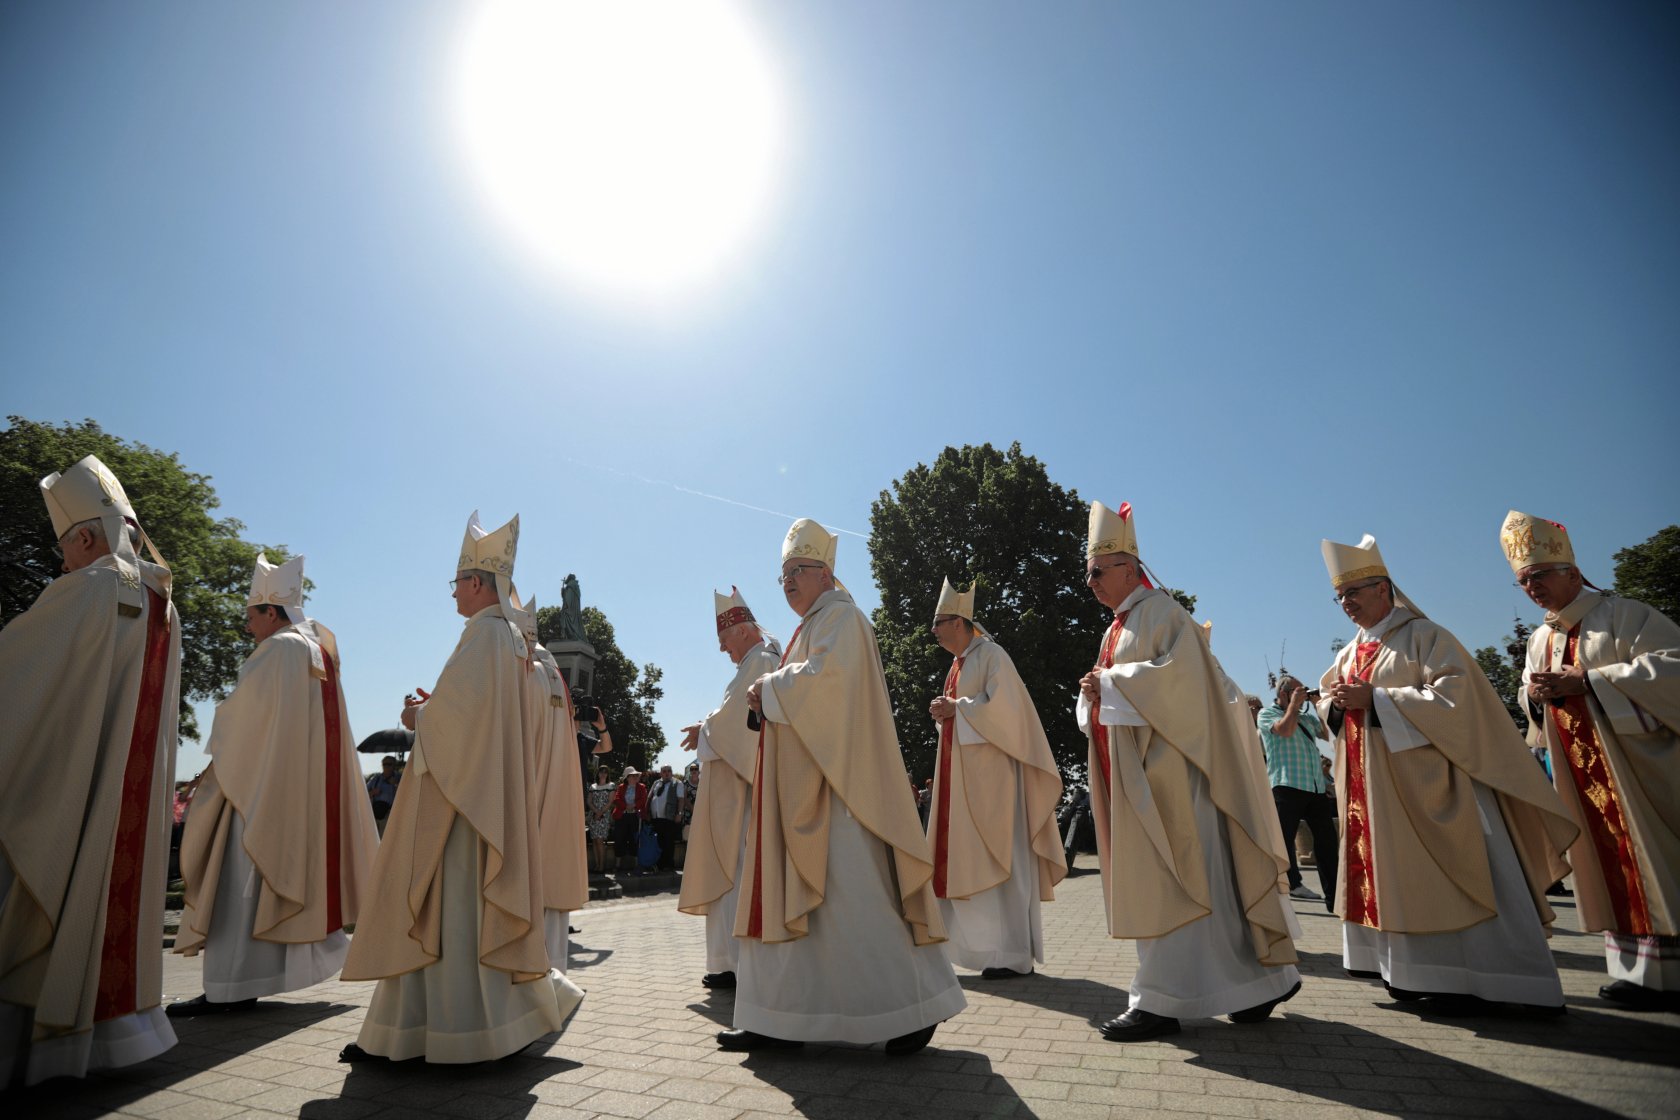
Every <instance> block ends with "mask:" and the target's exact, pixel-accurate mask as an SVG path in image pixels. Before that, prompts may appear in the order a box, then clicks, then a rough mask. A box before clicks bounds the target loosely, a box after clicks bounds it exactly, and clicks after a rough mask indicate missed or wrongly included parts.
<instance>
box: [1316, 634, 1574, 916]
mask: <svg viewBox="0 0 1680 1120" xmlns="http://www.w3.org/2000/svg"><path fill="white" fill-rule="evenodd" d="M1384 623H1385V624H1387V628H1386V629H1384V630H1382V631H1381V637H1380V640H1377V641H1375V642H1374V643H1364V646H1365V648H1366V649H1367V650H1368V652H1367V653H1366V654H1361V653H1360V649H1361V643H1357V642H1356V643H1352V644H1350V645H1347V646H1344V647H1343V648H1342V650H1341V652H1340V653H1339V654H1338V655H1337V658H1336V661H1335V663H1334V664H1333V665H1332V666H1331V667H1330V669H1329V670H1328V671H1327V672H1326V673H1325V674H1324V676H1323V679H1322V680H1321V681H1320V687H1321V688H1322V689H1323V690H1324V691H1325V692H1326V693H1328V692H1329V691H1330V689H1331V687H1332V686H1333V685H1335V684H1336V683H1337V682H1338V681H1342V680H1354V679H1359V680H1368V681H1369V682H1370V683H1371V685H1372V686H1373V687H1374V688H1375V690H1376V693H1375V696H1376V700H1375V707H1374V709H1373V710H1374V711H1376V712H1377V713H1378V716H1379V720H1380V718H1381V713H1382V712H1383V710H1384V706H1385V705H1392V709H1391V710H1393V711H1396V712H1398V714H1399V716H1400V717H1402V719H1403V720H1404V722H1405V723H1406V724H1408V725H1409V728H1408V729H1407V730H1408V731H1410V730H1414V729H1415V733H1416V735H1417V736H1418V737H1420V738H1421V744H1413V743H1411V742H1410V737H1409V736H1408V740H1407V741H1406V742H1405V743H1404V749H1401V748H1400V746H1397V744H1398V743H1399V740H1395V739H1394V736H1396V735H1399V734H1401V732H1400V730H1399V729H1397V728H1395V727H1388V726H1386V725H1385V726H1379V727H1372V726H1368V724H1369V723H1370V722H1373V721H1370V720H1368V719H1367V720H1364V721H1362V722H1364V723H1365V724H1366V726H1363V727H1358V726H1357V724H1358V723H1359V722H1361V721H1355V720H1353V719H1348V720H1345V721H1342V723H1341V726H1340V728H1339V729H1338V730H1337V732H1336V800H1337V803H1338V806H1339V808H1340V811H1341V815H1342V822H1343V829H1342V845H1343V853H1344V854H1343V860H1342V874H1341V875H1340V876H1339V877H1338V881H1337V884H1336V906H1335V911H1336V913H1337V914H1339V915H1341V916H1342V917H1343V918H1344V919H1346V920H1347V921H1350V922H1355V923H1356V924H1359V925H1364V926H1369V927H1371V928H1375V929H1380V930H1385V931H1389V932H1395V933H1444V932H1451V931H1454V930H1462V929H1466V928H1468V927H1470V926H1473V925H1475V924H1476V923H1478V922H1482V921H1486V920H1487V919H1489V918H1492V917H1494V916H1495V915H1496V914H1498V913H1499V906H1498V905H1497V904H1496V902H1495V899H1494V883H1493V872H1492V869H1491V867H1490V863H1489V858H1488V855H1487V851H1488V849H1487V844H1486V842H1485V841H1484V838H1483V837H1484V830H1483V826H1482V818H1481V813H1480V811H1479V810H1478V809H1477V800H1476V796H1475V793H1474V791H1473V789H1472V788H1471V781H1474V782H1480V783H1481V784H1482V785H1484V786H1486V787H1488V789H1489V790H1491V791H1492V792H1493V794H1494V795H1495V796H1496V798H1497V802H1498V805H1499V810H1500V815H1501V816H1502V817H1503V819H1504V824H1505V826H1506V830H1507V831H1508V832H1509V834H1510V837H1511V843H1512V845H1513V846H1514V847H1515V849H1516V855H1517V858H1518V861H1519V862H1520V864H1521V867H1522V871H1523V876H1524V879H1525V880H1526V883H1527V887H1528V892H1529V895H1530V898H1531V900H1532V901H1531V909H1532V912H1533V913H1534V914H1535V915H1536V916H1537V917H1538V920H1539V921H1540V923H1541V924H1542V925H1546V926H1549V925H1550V924H1551V921H1552V918H1553V914H1552V909H1551V907H1550V906H1548V905H1547V904H1546V899H1545V891H1546V888H1547V887H1548V886H1549V885H1550V884H1552V883H1553V882H1555V881H1556V880H1557V879H1559V878H1561V877H1562V876H1563V875H1564V874H1566V873H1567V871H1568V866H1567V865H1566V864H1565V863H1564V862H1563V858H1562V857H1563V852H1564V851H1565V850H1566V849H1567V848H1568V847H1569V844H1570V842H1571V841H1573V840H1574V838H1575V835H1576V833H1577V829H1576V826H1575V825H1574V824H1573V823H1571V822H1570V820H1569V819H1568V817H1567V816H1566V815H1565V812H1564V808H1563V805H1562V804H1561V803H1560V802H1559V800H1558V797H1557V794H1556V793H1555V792H1554V791H1553V790H1552V789H1551V788H1550V787H1549V786H1548V785H1547V784H1546V776H1545V774H1544V772H1542V771H1541V769H1540V768H1539V767H1538V766H1536V765H1535V763H1534V759H1533V758H1532V757H1531V756H1530V754H1529V752H1528V749H1527V748H1526V747H1525V746H1524V744H1523V741H1522V736H1521V735H1520V734H1519V733H1518V732H1517V729H1516V725H1515V724H1513V723H1512V722H1511V716H1510V714H1509V713H1508V712H1507V711H1506V710H1505V706H1504V704H1503V703H1501V702H1500V700H1499V697H1498V695H1497V694H1496V693H1495V692H1494V691H1493V686H1492V685H1491V684H1489V683H1488V680H1487V677H1486V676H1485V675H1483V673H1482V671H1481V669H1480V668H1479V667H1478V666H1477V665H1476V662H1475V660H1474V659H1473V658H1472V657H1471V656H1470V654H1469V653H1468V652H1467V651H1466V650H1465V649H1464V647H1463V646H1462V645H1460V644H1459V642H1458V640H1457V639H1456V638H1454V637H1453V636H1452V635H1451V634H1450V633H1448V632H1447V631H1446V630H1444V629H1443V628H1441V627H1440V626H1438V625H1436V624H1435V623H1434V622H1431V621H1430V620H1428V619H1426V618H1420V617H1417V616H1416V615H1414V614H1413V612H1411V611H1409V610H1407V609H1406V608H1405V607H1399V606H1397V607H1395V608H1394V611H1393V613H1392V614H1391V615H1390V616H1389V617H1388V618H1386V619H1384ZM1367 714H1368V713H1367ZM1320 715H1321V716H1322V717H1323V718H1324V720H1325V725H1326V726H1327V727H1328V726H1332V723H1331V719H1330V702H1329V701H1328V700H1325V701H1321V702H1320ZM1350 729H1353V730H1350ZM1353 735H1360V736H1362V739H1363V744H1362V747H1363V749H1360V750H1356V751H1350V749H1349V743H1350V741H1352V740H1351V738H1350V736H1353ZM1391 740H1393V741H1391ZM1425 748H1427V749H1425ZM1466 779H1469V780H1466ZM1350 788H1353V791H1354V795H1353V796H1352V797H1351V800H1350V792H1349V791H1350ZM1361 791H1362V796H1361ZM1350 805H1351V808H1350ZM1350 891H1353V892H1356V894H1355V895H1354V896H1352V897H1350V894H1349V892H1350ZM1350 905H1352V906H1353V909H1352V910H1350V909H1349V907H1350Z"/></svg>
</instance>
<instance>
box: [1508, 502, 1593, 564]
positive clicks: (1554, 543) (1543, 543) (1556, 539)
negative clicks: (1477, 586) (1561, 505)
mask: <svg viewBox="0 0 1680 1120" xmlns="http://www.w3.org/2000/svg"><path fill="white" fill-rule="evenodd" d="M1499 544H1500V547H1502V548H1504V550H1505V559H1507V560H1509V561H1510V562H1511V571H1513V572H1515V573H1516V574H1517V575H1522V570H1523V569H1524V568H1528V567H1532V566H1533V565H1535V564H1573V563H1575V549H1574V548H1573V547H1571V546H1570V543H1569V530H1567V529H1565V528H1564V527H1563V526H1562V525H1559V524H1558V523H1557V522H1556V521H1547V520H1546V519H1545V518H1543V517H1535V516H1533V515H1531V514H1527V513H1518V512H1517V511H1516V510H1512V511H1511V512H1510V513H1507V514H1506V515H1505V522H1504V524H1502V525H1501V526H1500V527H1499Z"/></svg>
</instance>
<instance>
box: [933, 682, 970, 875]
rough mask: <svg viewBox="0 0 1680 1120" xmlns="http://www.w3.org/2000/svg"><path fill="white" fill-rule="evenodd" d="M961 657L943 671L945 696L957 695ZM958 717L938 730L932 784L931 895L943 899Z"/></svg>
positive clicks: (948, 862) (948, 859)
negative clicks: (934, 824) (934, 800)
mask: <svg viewBox="0 0 1680 1120" xmlns="http://www.w3.org/2000/svg"><path fill="white" fill-rule="evenodd" d="M962 666H963V659H962V658H960V657H959V658H957V659H956V660H955V661H953V662H951V671H950V672H949V673H947V674H945V695H946V696H947V697H948V698H953V699H954V698H955V697H956V695H957V679H958V678H959V677H961V676H962ZM956 727H957V717H956V716H955V715H953V716H951V718H950V719H948V720H945V721H944V723H943V725H942V726H941V727H940V729H939V767H938V769H939V780H938V781H937V782H935V783H934V784H935V785H936V786H938V787H939V806H938V810H937V812H938V821H939V823H938V825H937V827H936V828H935V830H934V832H935V835H934V840H933V895H934V897H935V898H944V897H946V895H945V875H946V871H947V870H948V867H949V864H950V860H951V752H952V751H953V750H955V749H956Z"/></svg>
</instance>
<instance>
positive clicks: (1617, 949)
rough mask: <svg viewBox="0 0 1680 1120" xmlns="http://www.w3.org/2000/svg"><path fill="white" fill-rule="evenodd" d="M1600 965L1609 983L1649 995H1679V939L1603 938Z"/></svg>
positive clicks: (1609, 935) (1608, 934)
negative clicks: (1633, 987) (1621, 982)
mask: <svg viewBox="0 0 1680 1120" xmlns="http://www.w3.org/2000/svg"><path fill="white" fill-rule="evenodd" d="M1604 965H1605V969H1606V971H1608V972H1609V974H1610V979H1611V980H1626V981H1627V982H1628V983H1629V984H1638V985H1639V986H1640V987H1641V988H1649V989H1651V990H1652V991H1653V992H1675V991H1680V937H1641V936H1639V935H1637V934H1629V933H1612V932H1610V931H1608V930H1606V931H1605V934H1604Z"/></svg>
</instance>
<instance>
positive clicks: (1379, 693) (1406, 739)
mask: <svg viewBox="0 0 1680 1120" xmlns="http://www.w3.org/2000/svg"><path fill="white" fill-rule="evenodd" d="M1371 705H1372V709H1373V710H1374V711H1375V712H1376V713H1377V720H1378V722H1380V723H1381V724H1382V733H1383V742H1385V743H1387V744H1388V749H1389V750H1390V751H1391V752H1393V753H1395V754H1398V753H1399V752H1401V751H1409V750H1411V749H1412V748H1414V747H1427V746H1428V745H1429V740H1428V739H1425V738H1424V737H1423V736H1422V735H1421V734H1419V732H1418V729H1417V728H1415V727H1413V726H1412V721H1411V720H1409V719H1407V718H1406V717H1405V716H1403V715H1401V714H1400V709H1399V708H1398V707H1396V706H1395V703H1394V701H1393V700H1391V699H1389V696H1388V693H1387V692H1386V691H1385V690H1383V689H1380V688H1373V689H1372V690H1371Z"/></svg>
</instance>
